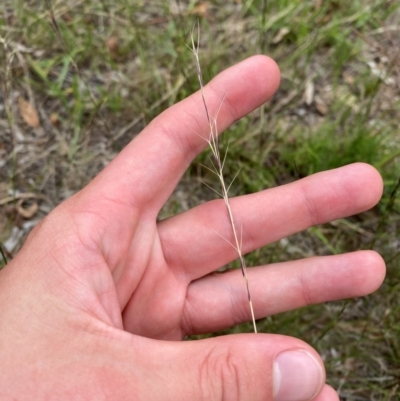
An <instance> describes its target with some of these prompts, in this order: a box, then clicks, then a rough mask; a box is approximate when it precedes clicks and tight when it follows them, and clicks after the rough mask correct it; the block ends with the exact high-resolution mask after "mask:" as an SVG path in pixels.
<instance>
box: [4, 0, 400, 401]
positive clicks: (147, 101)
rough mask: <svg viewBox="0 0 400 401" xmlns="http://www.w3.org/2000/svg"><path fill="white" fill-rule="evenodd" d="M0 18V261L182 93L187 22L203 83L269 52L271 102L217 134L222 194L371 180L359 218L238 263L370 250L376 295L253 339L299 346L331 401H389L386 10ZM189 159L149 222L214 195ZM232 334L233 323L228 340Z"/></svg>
mask: <svg viewBox="0 0 400 401" xmlns="http://www.w3.org/2000/svg"><path fill="white" fill-rule="evenodd" d="M148 3H150V4H148ZM0 13H1V14H0V42H1V43H0V45H1V47H0V60H1V61H0V71H1V72H0V83H1V87H0V90H1V92H0V242H1V243H2V249H3V250H4V254H5V257H7V258H8V259H10V258H12V256H13V255H14V254H15V253H16V252H17V250H18V248H19V246H20V245H21V243H22V241H23V238H24V237H25V236H26V234H27V232H28V231H29V230H30V229H31V228H32V227H33V226H34V225H35V224H36V223H37V222H38V221H39V220H40V218H42V217H43V216H45V215H46V214H47V213H48V212H49V211H50V210H51V209H52V208H53V207H54V206H55V205H57V204H58V203H60V202H61V201H62V200H64V199H66V198H67V197H69V196H70V195H71V194H73V193H74V192H76V191H77V190H79V189H80V188H82V187H83V186H84V185H85V184H86V183H87V182H88V181H89V180H90V179H91V178H92V177H93V176H94V175H95V174H96V173H97V172H98V171H99V170H101V169H102V168H103V167H104V166H105V165H107V163H108V162H109V161H110V160H111V159H112V158H113V157H115V155H116V154H117V153H118V152H119V151H120V150H121V149H122V147H123V146H124V145H125V144H126V143H128V142H129V141H130V140H131V139H132V138H133V137H134V136H135V135H136V134H137V133H138V132H140V130H141V128H143V127H144V126H145V125H146V124H147V123H148V122H149V121H150V120H151V119H152V118H154V116H156V115H157V114H158V113H160V112H161V111H162V110H164V109H165V108H167V107H168V106H169V105H172V104H173V103H175V102H176V101H178V100H180V99H182V98H184V97H186V96H187V95H189V94H190V93H192V92H193V91H195V90H197V89H198V83H197V77H196V72H195V65H194V60H193V57H192V54H191V52H190V50H189V49H188V48H187V46H186V44H188V43H189V33H190V30H191V28H192V26H193V23H194V22H195V21H196V20H197V19H198V20H199V21H200V25H201V32H202V39H201V56H200V57H201V62H202V68H203V73H204V76H205V80H206V81H207V80H208V79H209V78H211V77H212V76H214V75H215V74H216V73H218V72H219V71H221V70H222V69H224V68H226V67H227V66H229V65H232V64H234V63H235V62H238V61H240V60H242V59H244V58H245V57H247V56H249V55H252V54H255V53H264V54H268V55H270V56H272V57H273V58H275V60H277V62H278V64H279V65H280V68H281V71H282V85H281V88H280V90H279V92H278V93H277V94H276V96H275V97H274V98H273V100H272V101H271V102H269V103H268V104H266V105H265V106H263V107H262V108H261V109H260V110H258V111H256V112H254V113H252V115H250V116H248V117H246V118H245V119H243V120H241V121H240V122H238V123H236V124H235V125H234V126H233V127H232V128H231V129H230V130H228V133H227V135H226V136H225V138H227V137H229V138H230V146H229V147H230V151H229V152H230V153H229V157H228V159H227V168H226V172H227V175H228V176H229V175H230V176H231V177H233V176H234V175H235V173H236V171H237V169H238V165H240V167H241V172H240V174H239V176H238V178H237V179H236V181H235V184H234V185H233V187H232V194H233V195H235V194H243V193H249V192H254V191H258V190H261V189H264V188H267V187H272V186H276V185H281V184H283V183H286V182H290V181H293V180H296V179H298V178H300V177H304V176H307V175H309V174H312V173H314V172H317V171H321V170H326V169H329V168H334V167H337V166H341V165H345V164H348V163H350V162H354V161H364V162H368V163H371V164H372V165H374V166H375V167H376V168H378V169H379V171H380V172H381V174H382V175H383V177H384V181H385V194H384V196H383V199H382V201H381V203H380V204H379V205H378V207H376V208H375V209H374V210H372V211H369V212H367V213H364V214H362V215H360V216H355V217H352V218H349V219H345V220H340V221H336V222H334V223H331V224H327V225H324V226H320V227H314V228H312V229H310V230H308V231H307V232H305V233H302V234H298V235H295V236H293V237H290V238H287V239H284V240H282V241H280V242H279V243H277V244H273V245H271V246H269V247H267V248H265V249H262V250H260V251H257V252H254V253H253V254H251V255H248V257H247V264H248V265H252V264H256V263H257V264H261V263H266V262H270V261H282V260H288V259H297V258H301V257H306V256H311V255H322V254H331V253H341V252H344V251H352V250H356V249H371V248H372V249H376V250H378V251H379V252H380V253H381V254H382V255H383V256H384V258H385V260H386V262H387V265H388V277H387V280H386V282H385V284H384V286H383V287H382V289H381V290H380V291H379V292H377V293H376V294H374V295H372V296H370V297H367V298H365V299H355V300H349V301H347V302H335V303H330V304H327V305H321V306H318V307H310V308H305V309H302V310H300V311H295V312H292V313H286V314H282V315H279V316H274V317H270V318H268V319H265V320H264V321H262V322H260V323H259V329H260V330H261V331H265V332H276V333H284V334H289V335H294V336H298V337H301V338H303V339H304V340H305V341H307V342H309V343H310V344H312V345H313V346H315V347H316V348H317V349H318V350H319V351H320V352H321V354H322V355H323V357H324V359H325V361H326V365H327V370H328V377H329V381H330V383H331V384H332V385H333V386H334V387H335V388H337V389H338V391H339V393H340V396H341V398H342V400H398V399H400V398H399V394H400V387H399V383H400V324H399V318H398V317H399V314H400V295H399V290H400V269H399V268H400V266H399V264H400V263H399V260H400V257H399V252H400V239H399V238H400V237H399V232H400V226H399V210H400V209H399V206H400V204H399V201H398V187H397V183H398V181H399V178H400V168H399V167H400V135H399V130H398V122H399V121H400V57H399V56H400V51H399V48H400V5H399V4H398V2H396V1H383V0H377V1H373V0H363V1H355V2H349V1H347V0H346V1H345V0H336V1H334V0H326V1H325V0H324V1H322V0H315V1H301V0H291V1H288V0H286V1H279V2H272V1H270V2H267V1H258V0H242V1H240V0H237V1H229V2H227V1H209V2H194V1H193V2H184V1H161V0H159V1H152V2H146V1H139V0H119V1H111V0H103V1H100V2H99V1H95V0H73V1H69V2H64V1H61V0H52V1H50V0H48V1H39V0H36V1H35V0H3V1H2V4H1V5H0ZM222 146H226V143H225V144H224V143H223V145H222ZM200 163H207V155H202V156H200V157H199V160H198V161H197V162H196V163H194V165H193V166H192V167H191V169H190V170H189V171H188V172H187V174H186V175H185V177H184V178H183V179H182V182H181V183H180V184H179V186H178V188H177V191H176V192H175V194H174V195H173V196H172V198H171V200H170V202H169V203H168V204H167V205H166V207H165V209H164V210H163V212H162V214H161V216H160V218H164V217H166V216H169V215H171V214H174V213H177V212H179V211H182V210H185V209H188V208H190V207H191V206H193V205H196V204H198V203H200V202H204V201H205V200H207V199H210V198H212V197H214V195H213V193H212V192H211V191H209V190H208V189H207V187H205V186H204V185H203V184H202V183H201V181H205V182H206V183H207V184H209V185H211V186H213V185H217V183H215V181H214V178H213V177H212V176H211V175H210V174H209V173H208V172H207V170H204V169H202V168H201V167H200ZM0 263H3V264H4V262H0ZM237 331H249V326H247V325H243V326H240V327H237V328H234V329H232V330H230V331H229V332H237ZM218 334H221V333H218Z"/></svg>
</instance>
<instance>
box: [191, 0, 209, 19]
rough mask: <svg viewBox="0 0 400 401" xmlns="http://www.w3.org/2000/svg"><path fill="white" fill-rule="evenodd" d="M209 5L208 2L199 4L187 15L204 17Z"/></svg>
mask: <svg viewBox="0 0 400 401" xmlns="http://www.w3.org/2000/svg"><path fill="white" fill-rule="evenodd" d="M209 8H210V4H209V3H208V2H206V1H205V2H203V3H199V4H198V5H197V6H195V7H193V8H192V9H191V10H190V12H189V14H192V15H197V16H199V17H204V16H205V15H206V14H207V11H208V9H209Z"/></svg>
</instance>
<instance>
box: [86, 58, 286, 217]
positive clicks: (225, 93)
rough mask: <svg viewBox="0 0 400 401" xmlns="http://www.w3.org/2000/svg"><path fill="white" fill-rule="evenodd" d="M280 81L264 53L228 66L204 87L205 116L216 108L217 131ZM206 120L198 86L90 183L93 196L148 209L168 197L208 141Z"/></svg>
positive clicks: (260, 101)
mask: <svg viewBox="0 0 400 401" xmlns="http://www.w3.org/2000/svg"><path fill="white" fill-rule="evenodd" d="M278 85H279V69H278V67H277V65H276V63H275V62H274V61H273V60H272V59H270V58H269V57H266V56H261V55H259V56H254V57H251V58H249V59H246V60H244V61H242V62H241V63H239V64H237V65H235V66H233V67H231V68H228V69H227V70H225V71H223V72H222V73H220V74H219V75H218V76H217V77H215V78H214V79H213V80H212V81H211V82H210V83H209V84H208V85H206V86H205V88H204V96H205V99H206V102H207V107H208V110H209V113H210V115H211V116H212V117H213V116H215V115H216V113H217V111H218V121H217V125H218V132H222V131H223V130H224V129H225V128H227V127H228V126H229V125H230V124H232V123H233V122H234V121H236V120H238V119H239V118H241V117H243V116H244V115H246V114H248V113H249V112H251V111H252V110H254V109H255V108H257V107H259V106H260V105H262V104H263V103H265V102H266V101H267V100H268V99H269V98H270V97H271V96H272V95H273V94H274V92H275V91H276V89H277V88H278ZM208 134H209V123H208V120H207V116H206V112H205V109H204V105H203V101H202V98H201V93H200V91H198V92H196V93H195V94H193V95H191V96H189V97H188V98H187V99H185V100H183V101H181V102H179V103H177V104H176V105H174V106H172V107H171V108H169V109H167V110H166V111H164V112H163V113H162V114H161V115H159V116H158V117H157V118H155V119H154V120H153V121H152V122H151V123H150V124H149V125H148V126H147V127H146V128H145V129H144V131H143V132H142V133H141V134H140V135H138V136H137V137H136V138H135V139H134V140H133V141H132V142H131V143H130V144H129V145H128V146H127V147H126V148H125V149H124V150H123V151H122V152H121V153H120V154H119V155H118V156H117V157H116V158H115V159H114V160H113V161H112V162H111V163H110V164H109V165H108V166H107V168H106V169H105V170H103V171H102V172H101V173H100V174H99V175H98V176H97V177H96V179H95V180H94V181H92V183H91V184H90V187H91V188H93V187H95V190H94V191H93V193H95V194H96V197H97V199H99V195H100V198H105V199H108V200H115V201H116V202H117V203H121V201H122V202H124V204H126V205H127V206H130V207H135V208H140V209H142V208H143V207H144V206H146V207H150V208H152V210H154V211H155V212H158V210H159V209H160V208H161V207H162V205H163V204H164V203H165V201H166V200H167V199H168V197H169V196H170V194H171V193H172V191H173V189H174V188H175V186H176V184H177V183H178V181H179V179H180V178H181V176H182V175H183V173H184V172H185V170H186V169H187V168H188V166H189V165H190V163H191V162H192V160H193V159H194V158H195V157H196V156H197V155H198V153H200V152H201V150H203V149H204V148H205V147H206V146H207V143H206V141H205V140H204V139H203V138H208Z"/></svg>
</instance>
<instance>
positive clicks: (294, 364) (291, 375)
mask: <svg viewBox="0 0 400 401" xmlns="http://www.w3.org/2000/svg"><path fill="white" fill-rule="evenodd" d="M323 379H324V373H323V370H322V368H321V366H320V364H319V363H318V362H317V360H316V359H315V358H314V357H313V356H312V355H311V354H310V353H309V352H307V351H303V350H292V351H284V352H282V353H280V354H278V356H277V357H276V358H275V361H274V368H273V386H274V387H273V391H274V400H275V401H306V400H309V399H311V398H312V397H314V396H315V395H317V394H318V392H319V390H320V389H321V387H322V384H323Z"/></svg>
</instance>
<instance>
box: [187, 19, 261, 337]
mask: <svg viewBox="0 0 400 401" xmlns="http://www.w3.org/2000/svg"><path fill="white" fill-rule="evenodd" d="M191 40H192V48H191V50H192V52H193V55H194V57H195V62H196V70H197V77H198V80H199V84H200V92H201V97H202V100H203V104H204V109H205V112H206V116H207V120H208V124H209V128H210V132H209V137H208V138H204V140H205V141H206V142H207V143H208V146H209V147H210V149H211V152H212V154H213V160H214V161H213V163H212V165H213V168H214V169H213V170H212V169H209V170H211V171H212V172H213V173H214V174H216V175H217V177H218V179H219V182H220V184H221V193H219V192H217V193H218V194H219V195H220V196H221V197H222V198H223V200H224V202H225V206H226V210H227V212H228V217H229V222H230V225H231V228H232V234H233V239H234V243H233V244H232V243H231V242H229V243H230V244H231V245H232V246H233V248H234V249H235V250H236V252H237V255H238V259H239V261H240V268H241V270H242V275H243V279H244V282H245V285H246V291H247V298H248V301H249V307H250V313H251V318H252V321H253V329H254V332H255V333H257V325H256V319H255V316H254V309H253V303H252V301H251V295H250V287H249V280H248V278H247V271H246V270H247V268H246V263H245V260H244V257H243V253H242V244H241V240H239V236H238V232H237V228H236V225H235V220H234V216H233V213H232V208H231V205H230V201H229V195H228V191H229V188H230V185H229V186H228V187H227V186H226V185H225V179H224V174H223V169H224V164H225V160H226V156H227V153H226V154H225V156H224V158H223V160H222V159H221V154H220V147H219V140H218V125H217V118H218V112H219V110H218V112H217V114H216V116H215V117H212V116H211V115H210V113H209V111H208V106H207V102H206V99H205V96H204V84H203V75H202V72H201V66H200V60H199V43H200V27H199V25H198V24H197V45H195V41H194V34H193V31H192V35H191ZM222 102H223V99H222ZM221 105H222V103H221ZM232 182H233V181H232Z"/></svg>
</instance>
